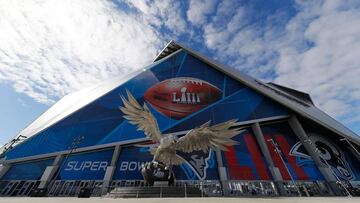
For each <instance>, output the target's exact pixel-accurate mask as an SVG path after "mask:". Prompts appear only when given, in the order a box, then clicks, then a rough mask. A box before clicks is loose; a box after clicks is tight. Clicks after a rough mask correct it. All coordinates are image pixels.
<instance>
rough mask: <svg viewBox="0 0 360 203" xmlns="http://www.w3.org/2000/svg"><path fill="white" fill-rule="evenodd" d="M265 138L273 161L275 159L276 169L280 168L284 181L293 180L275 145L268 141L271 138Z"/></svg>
mask: <svg viewBox="0 0 360 203" xmlns="http://www.w3.org/2000/svg"><path fill="white" fill-rule="evenodd" d="M264 138H265V141H266V144H267V146H268V149H269V151H270V155H271V157H272V159H273V161H274V164H275V166H276V167H278V168H279V170H280V173H281V176H282V178H283V179H284V180H291V177H290V175H289V173H288V172H287V170H286V167H285V166H284V164H283V163H282V161H281V158H280V156H279V154H278V153H277V152H275V147H274V145H272V144H271V143H270V142H269V141H268V140H269V139H271V136H270V135H267V134H265V135H264Z"/></svg>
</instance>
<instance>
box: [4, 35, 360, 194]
mask: <svg viewBox="0 0 360 203" xmlns="http://www.w3.org/2000/svg"><path fill="white" fill-rule="evenodd" d="M299 79H302V78H301V76H299ZM330 82H331V81H330ZM160 83H161V84H165V83H166V84H168V86H167V87H163V88H158V89H156V88H155V87H156V86H158V85H159V84H160ZM185 85H186V87H185ZM150 89H151V90H152V92H150V93H149V91H150ZM126 90H129V91H130V92H131V93H132V94H133V95H134V97H135V98H136V100H137V101H138V102H140V103H147V104H148V106H149V108H150V111H151V112H152V113H153V115H154V116H155V118H156V120H157V122H158V124H159V128H160V131H161V133H162V134H164V135H167V134H172V135H173V136H177V137H181V136H183V135H185V134H186V133H187V132H188V131H189V130H191V129H193V128H196V127H198V126H200V125H202V124H204V123H206V122H207V121H211V124H218V123H221V122H224V121H227V120H231V119H237V123H236V125H237V126H238V127H241V128H242V129H243V130H242V131H241V133H240V134H239V135H237V136H236V137H234V140H236V141H237V142H238V144H237V145H234V146H231V147H228V149H227V151H220V150H210V151H207V152H205V151H194V152H191V153H178V156H179V157H180V158H181V159H182V160H183V161H184V163H183V164H181V165H179V166H175V167H174V172H175V179H176V184H177V185H185V184H186V185H188V186H190V185H199V186H200V189H201V190H203V192H204V193H206V195H208V196H211V195H225V196H238V195H265V196H266V195H279V196H286V195H289V196H298V195H302V196H327V195H349V194H351V195H359V187H360V186H359V185H360V154H359V151H360V150H359V146H360V137H359V136H358V135H356V134H355V133H353V132H352V131H350V130H349V129H347V128H346V127H344V126H343V125H342V124H340V123H339V122H337V121H336V120H334V119H333V118H331V117H330V116H328V115H327V114H325V113H324V112H322V111H321V110H320V109H318V108H317V107H316V106H315V105H314V104H313V102H312V100H311V98H310V96H309V95H308V94H307V93H304V92H300V91H297V90H294V89H290V88H287V87H284V86H281V85H277V84H274V83H264V82H262V81H260V80H257V79H254V78H252V77H250V76H247V75H244V74H242V73H241V72H239V71H237V70H235V69H232V68H229V67H226V66H224V65H221V64H219V63H217V62H214V61H212V60H211V59H208V58H206V57H205V56H203V55H201V54H200V53H197V52H195V51H193V50H191V49H189V48H187V47H185V46H183V45H181V44H179V43H176V42H174V41H171V42H170V43H169V44H168V45H167V46H166V47H165V48H164V49H163V51H162V52H161V53H160V54H159V55H158V56H157V57H156V59H155V60H154V62H153V63H152V64H151V65H149V66H148V67H145V68H143V69H140V70H138V71H136V72H134V73H132V74H130V75H127V76H125V77H118V78H115V79H111V80H108V81H104V82H102V83H101V84H98V85H95V86H91V87H88V88H86V89H84V90H81V91H78V92H75V93H72V94H69V95H67V96H65V97H64V98H62V99H61V100H60V101H58V102H57V103H56V104H54V105H53V106H52V107H51V108H49V109H48V110H47V111H46V112H45V113H43V114H42V115H41V116H40V117H39V118H38V119H36V120H35V121H34V122H33V123H31V124H30V125H29V126H27V127H26V128H25V129H24V130H22V131H21V132H20V133H19V135H17V137H16V138H15V139H13V140H11V141H10V142H9V143H8V144H6V145H5V146H4V147H3V153H2V155H1V164H2V165H1V170H0V177H1V184H0V195H2V196H27V195H30V193H31V192H32V191H33V190H35V189H46V191H47V195H49V196H72V195H76V194H77V193H78V192H79V190H80V189H81V188H84V187H90V188H92V189H94V190H92V191H93V195H101V194H106V193H107V192H109V191H111V190H112V189H113V188H116V187H124V186H132V187H140V186H142V184H143V177H142V176H141V173H140V168H141V165H142V164H143V163H145V162H148V161H151V160H152V159H153V156H152V155H151V154H150V152H149V148H150V147H151V146H152V145H154V143H153V142H151V140H150V139H149V138H147V137H146V136H145V135H144V133H143V132H142V131H139V130H137V128H136V126H135V125H132V124H130V123H129V122H128V121H127V120H126V118H124V117H123V113H122V112H121V111H120V110H119V107H121V106H122V105H123V103H122V100H121V96H122V95H126ZM154 92H155V93H154ZM324 94H326V93H324ZM96 188H97V189H99V188H101V190H100V192H99V190H95V189H96ZM95 191H97V192H95ZM95 193H96V194H95Z"/></svg>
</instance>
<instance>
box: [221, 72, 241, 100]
mask: <svg viewBox="0 0 360 203" xmlns="http://www.w3.org/2000/svg"><path fill="white" fill-rule="evenodd" d="M225 80H226V87H225V90H224V96H229V95H232V94H233V93H235V92H236V91H239V90H240V89H243V88H246V86H245V85H243V84H241V83H240V82H238V81H237V80H234V79H232V78H231V77H228V76H225Z"/></svg>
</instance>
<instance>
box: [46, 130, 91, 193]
mask: <svg viewBox="0 0 360 203" xmlns="http://www.w3.org/2000/svg"><path fill="white" fill-rule="evenodd" d="M84 138H85V137H84V136H82V135H79V136H78V137H77V138H74V139H73V141H72V143H71V146H69V149H70V152H69V153H68V154H66V156H65V159H64V161H62V163H61V164H60V167H59V169H58V170H57V171H56V174H55V176H54V178H53V180H54V184H55V181H56V179H57V177H58V176H59V174H60V172H61V169H62V167H63V165H64V164H65V163H66V161H67V159H68V158H69V156H70V155H71V153H72V152H73V151H74V150H75V149H76V148H77V146H78V144H80V143H81V142H82V141H83V140H84ZM54 184H53V186H54Z"/></svg>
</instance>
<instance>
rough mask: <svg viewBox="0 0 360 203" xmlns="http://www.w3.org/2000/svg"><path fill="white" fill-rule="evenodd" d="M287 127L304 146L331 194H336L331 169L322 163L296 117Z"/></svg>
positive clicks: (291, 119)
mask: <svg viewBox="0 0 360 203" xmlns="http://www.w3.org/2000/svg"><path fill="white" fill-rule="evenodd" d="M288 122H289V125H290V127H291V129H292V130H293V131H294V133H295V135H296V136H297V137H298V138H299V140H300V142H301V144H302V145H303V146H304V148H305V149H306V151H307V152H308V153H309V154H310V156H311V158H312V159H313V161H314V163H315V164H316V166H317V167H318V169H319V171H320V173H321V174H322V175H323V176H324V178H325V180H326V181H327V182H328V183H329V184H330V187H331V189H332V190H333V192H335V193H336V191H337V189H336V188H337V186H336V184H335V182H336V181H337V179H336V177H335V176H334V174H333V172H332V170H331V168H330V167H329V166H327V165H326V164H325V163H324V162H322V160H321V158H320V155H319V153H318V152H317V148H316V146H315V144H314V143H312V142H311V140H310V139H309V137H308V136H307V134H306V132H305V130H304V129H303V127H302V125H301V123H300V122H299V120H298V119H297V117H296V116H292V117H291V118H290V119H289V120H288Z"/></svg>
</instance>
